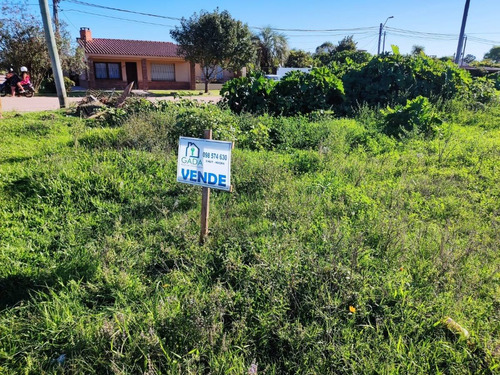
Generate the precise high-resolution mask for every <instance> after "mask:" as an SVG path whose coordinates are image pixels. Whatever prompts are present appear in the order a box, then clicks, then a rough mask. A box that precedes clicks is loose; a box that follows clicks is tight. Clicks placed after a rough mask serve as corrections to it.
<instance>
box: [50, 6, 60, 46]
mask: <svg viewBox="0 0 500 375" xmlns="http://www.w3.org/2000/svg"><path fill="white" fill-rule="evenodd" d="M60 1H61V0H52V17H54V25H55V26H56V36H57V37H58V36H59V35H61V34H60V33H59V2H60Z"/></svg>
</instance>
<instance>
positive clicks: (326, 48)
mask: <svg viewBox="0 0 500 375" xmlns="http://www.w3.org/2000/svg"><path fill="white" fill-rule="evenodd" d="M333 51H335V45H334V44H333V43H332V42H324V43H323V44H321V45H319V46H317V47H316V51H315V54H316V55H319V54H321V53H331V52H333Z"/></svg>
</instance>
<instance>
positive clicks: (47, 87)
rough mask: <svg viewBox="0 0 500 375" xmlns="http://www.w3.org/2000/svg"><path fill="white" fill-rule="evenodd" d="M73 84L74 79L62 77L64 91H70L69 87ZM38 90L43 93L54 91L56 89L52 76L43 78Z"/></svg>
mask: <svg viewBox="0 0 500 375" xmlns="http://www.w3.org/2000/svg"><path fill="white" fill-rule="evenodd" d="M74 86H75V82H74V81H72V80H71V79H69V78H68V77H64V88H65V89H66V92H69V91H71V88H72V87H74ZM40 91H41V92H44V93H56V92H57V89H56V83H55V81H54V77H50V78H47V79H45V80H44V81H43V82H42V85H41V88H40Z"/></svg>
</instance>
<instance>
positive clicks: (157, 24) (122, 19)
mask: <svg viewBox="0 0 500 375" xmlns="http://www.w3.org/2000/svg"><path fill="white" fill-rule="evenodd" d="M61 12H77V13H84V14H91V15H93V16H99V17H105V18H113V19H116V20H121V21H127V22H136V23H145V24H147V25H154V26H164V27H174V26H172V25H165V24H163V23H156V22H147V21H139V20H132V19H130V18H121V17H113V16H108V15H104V14H99V13H92V12H85V11H83V10H77V9H65V10H63V9H61Z"/></svg>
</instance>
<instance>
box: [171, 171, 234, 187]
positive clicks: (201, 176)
mask: <svg viewBox="0 0 500 375" xmlns="http://www.w3.org/2000/svg"><path fill="white" fill-rule="evenodd" d="M181 174H182V178H183V179H184V180H189V181H191V182H198V183H201V182H202V183H204V184H208V185H217V186H226V178H227V177H226V175H223V174H219V175H217V174H215V173H207V172H200V171H195V170H192V169H184V168H182V169H181Z"/></svg>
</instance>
